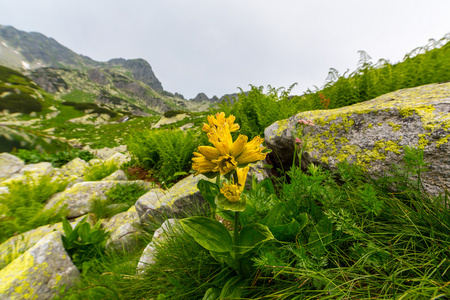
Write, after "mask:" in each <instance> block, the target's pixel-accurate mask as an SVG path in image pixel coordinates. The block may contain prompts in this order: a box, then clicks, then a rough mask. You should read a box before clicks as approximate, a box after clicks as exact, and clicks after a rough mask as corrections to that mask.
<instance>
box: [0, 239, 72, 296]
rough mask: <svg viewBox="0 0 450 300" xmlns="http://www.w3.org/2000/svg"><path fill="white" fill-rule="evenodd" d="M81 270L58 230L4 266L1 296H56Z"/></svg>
mask: <svg viewBox="0 0 450 300" xmlns="http://www.w3.org/2000/svg"><path fill="white" fill-rule="evenodd" d="M79 277H80V272H79V271H78V269H77V268H76V267H75V265H74V264H73V263H72V261H71V260H70V257H69V255H68V254H67V252H66V250H65V249H64V246H63V244H62V241H61V233H59V232H57V231H55V232H53V233H51V234H49V235H46V236H45V237H44V238H42V239H41V240H40V241H39V242H38V243H37V244H36V245H34V246H33V247H32V248H30V249H29V250H28V251H26V252H25V253H24V254H22V255H21V256H19V257H18V258H16V259H15V260H14V261H13V262H11V263H10V264H9V265H7V266H6V267H5V268H3V269H2V270H0V296H1V297H0V298H1V299H5V300H6V299H52V298H53V297H54V296H56V295H58V294H59V288H61V287H63V286H65V288H66V289H67V288H70V287H71V286H72V285H73V284H74V283H75V282H76V281H77V280H78V278H79Z"/></svg>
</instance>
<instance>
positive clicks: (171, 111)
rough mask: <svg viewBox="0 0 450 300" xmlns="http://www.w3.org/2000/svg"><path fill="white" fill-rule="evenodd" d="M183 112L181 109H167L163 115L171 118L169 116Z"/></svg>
mask: <svg viewBox="0 0 450 300" xmlns="http://www.w3.org/2000/svg"><path fill="white" fill-rule="evenodd" d="M184 113H186V112H185V111H182V110H169V111H166V112H165V113H164V117H166V118H171V117H175V116H176V115H179V114H184Z"/></svg>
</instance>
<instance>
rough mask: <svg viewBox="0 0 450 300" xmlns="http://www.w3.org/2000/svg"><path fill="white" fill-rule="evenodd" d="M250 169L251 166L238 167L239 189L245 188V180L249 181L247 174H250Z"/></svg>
mask: <svg viewBox="0 0 450 300" xmlns="http://www.w3.org/2000/svg"><path fill="white" fill-rule="evenodd" d="M249 169H250V168H249V167H245V168H238V169H237V170H236V174H237V177H238V186H239V190H240V191H241V192H242V191H243V190H244V187H245V182H246V181H247V174H248V170H249Z"/></svg>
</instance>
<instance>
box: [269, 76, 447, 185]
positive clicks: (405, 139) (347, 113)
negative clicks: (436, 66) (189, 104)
mask: <svg viewBox="0 0 450 300" xmlns="http://www.w3.org/2000/svg"><path fill="white" fill-rule="evenodd" d="M449 112H450V83H441V84H431V85H425V86H420V87H416V88H410V89H404V90H399V91H396V92H392V93H388V94H385V95H383V96H380V97H378V98H375V99H373V100H370V101H366V102H362V103H358V104H354V105H351V106H346V107H342V108H338V109H331V110H317V111H308V112H302V113H299V114H297V115H295V116H293V117H291V118H289V119H286V120H281V121H278V122H276V123H274V124H272V125H270V126H269V127H268V128H266V130H265V137H266V145H267V146H268V147H269V148H270V149H272V150H273V153H271V154H270V156H271V159H272V161H273V162H274V163H275V164H276V163H278V162H279V161H280V162H281V163H282V164H283V167H284V168H285V170H287V169H289V167H290V166H291V165H292V161H293V156H294V136H293V131H294V129H295V126H296V125H297V123H298V120H300V119H310V120H312V121H314V123H315V126H313V127H307V128H305V134H307V135H308V142H307V148H306V149H305V153H304V156H303V161H302V162H303V163H304V165H303V166H302V167H305V166H306V165H307V164H309V163H314V164H319V165H323V166H324V167H326V168H329V169H335V168H336V165H337V164H338V163H339V162H343V161H348V162H350V163H354V164H357V165H359V166H361V167H362V169H363V170H365V171H367V172H369V173H370V174H373V175H376V174H380V173H383V172H385V171H387V170H388V169H389V168H390V167H391V165H392V164H400V162H401V161H402V158H403V153H404V150H403V147H404V146H413V147H417V148H420V149H423V151H424V158H425V161H426V162H427V163H429V164H430V167H429V169H430V170H429V172H427V173H426V174H424V176H423V177H422V179H423V181H424V182H423V183H424V185H425V188H426V189H427V190H428V192H430V193H432V194H438V193H439V192H441V191H442V187H449V186H450V144H449V139H450V113H449Z"/></svg>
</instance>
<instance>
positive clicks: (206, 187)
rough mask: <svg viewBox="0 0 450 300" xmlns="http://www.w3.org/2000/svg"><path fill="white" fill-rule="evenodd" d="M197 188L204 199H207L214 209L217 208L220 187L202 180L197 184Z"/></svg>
mask: <svg viewBox="0 0 450 300" xmlns="http://www.w3.org/2000/svg"><path fill="white" fill-rule="evenodd" d="M197 188H198V189H199V190H200V193H201V194H202V196H203V199H205V200H206V201H207V202H208V203H209V205H210V206H211V207H212V208H214V207H216V204H215V202H214V200H215V198H216V197H217V195H218V194H219V187H218V186H217V184H215V183H212V182H209V181H207V180H204V179H202V180H200V181H199V182H198V183H197Z"/></svg>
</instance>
